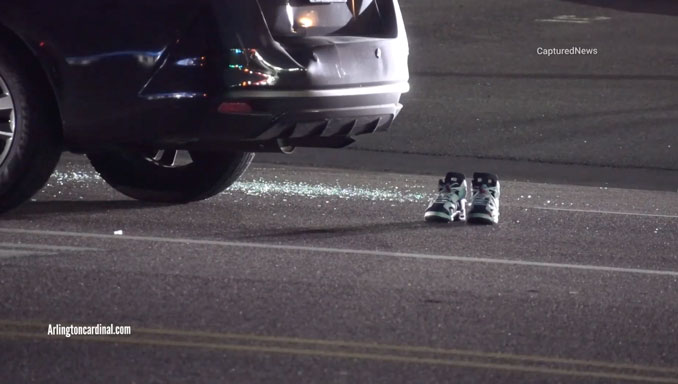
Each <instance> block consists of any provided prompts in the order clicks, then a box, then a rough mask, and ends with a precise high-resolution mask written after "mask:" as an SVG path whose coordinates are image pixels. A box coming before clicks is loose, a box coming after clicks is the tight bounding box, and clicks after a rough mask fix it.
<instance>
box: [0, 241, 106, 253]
mask: <svg viewBox="0 0 678 384" xmlns="http://www.w3.org/2000/svg"><path fill="white" fill-rule="evenodd" d="M0 248H4V249H7V248H9V249H35V250H46V251H72V252H78V251H88V252H96V251H101V249H100V248H87V247H68V246H63V245H46V244H26V243H4V242H0Z"/></svg>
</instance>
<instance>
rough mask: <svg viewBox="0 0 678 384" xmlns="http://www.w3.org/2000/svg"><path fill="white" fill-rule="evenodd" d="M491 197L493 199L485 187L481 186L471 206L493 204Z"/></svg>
mask: <svg viewBox="0 0 678 384" xmlns="http://www.w3.org/2000/svg"><path fill="white" fill-rule="evenodd" d="M492 197H494V196H492V193H490V191H489V189H488V188H487V186H486V185H483V186H481V187H480V190H479V191H478V193H476V194H475V195H474V196H473V204H483V205H490V204H493V199H492Z"/></svg>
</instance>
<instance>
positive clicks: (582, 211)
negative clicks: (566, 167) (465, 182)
mask: <svg viewBox="0 0 678 384" xmlns="http://www.w3.org/2000/svg"><path fill="white" fill-rule="evenodd" d="M507 206H511V205H510V204H507ZM513 207H518V206H517V205H513ZM522 208H526V209H539V210H542V211H560V212H576V213H595V214H598V215H622V216H639V217H660V218H664V219H678V215H660V214H654V213H633V212H617V211H598V210H593V209H574V208H549V207H522Z"/></svg>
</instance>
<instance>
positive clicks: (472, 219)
mask: <svg viewBox="0 0 678 384" xmlns="http://www.w3.org/2000/svg"><path fill="white" fill-rule="evenodd" d="M468 222H469V223H471V224H485V225H492V224H498V223H499V219H498V218H497V219H496V220H495V219H493V218H492V216H491V215H488V214H485V213H471V214H470V215H469V216H468Z"/></svg>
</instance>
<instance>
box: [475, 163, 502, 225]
mask: <svg viewBox="0 0 678 384" xmlns="http://www.w3.org/2000/svg"><path fill="white" fill-rule="evenodd" d="M472 185H473V200H472V205H471V211H470V212H469V215H468V221H469V223H474V224H497V223H499V195H500V194H501V191H500V188H499V180H498V178H497V175H494V174H491V173H474V174H473V182H472Z"/></svg>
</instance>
